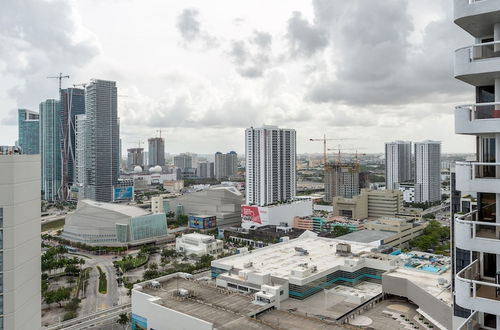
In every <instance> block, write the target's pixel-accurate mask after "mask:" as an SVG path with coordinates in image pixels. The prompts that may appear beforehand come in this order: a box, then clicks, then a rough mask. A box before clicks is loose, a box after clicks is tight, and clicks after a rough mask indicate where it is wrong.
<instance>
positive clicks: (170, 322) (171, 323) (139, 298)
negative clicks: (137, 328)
mask: <svg viewBox="0 0 500 330" xmlns="http://www.w3.org/2000/svg"><path fill="white" fill-rule="evenodd" d="M156 300H159V298H157V297H152V296H150V295H148V294H146V293H144V292H141V291H138V290H132V314H135V315H138V316H140V317H143V318H145V319H146V320H147V328H148V329H175V330H192V329H197V330H212V329H213V324H212V323H210V322H206V321H203V320H200V319H197V318H195V317H193V316H190V315H187V314H184V313H181V312H177V311H175V310H173V309H170V308H167V307H164V306H161V305H158V304H157V303H155V301H156Z"/></svg>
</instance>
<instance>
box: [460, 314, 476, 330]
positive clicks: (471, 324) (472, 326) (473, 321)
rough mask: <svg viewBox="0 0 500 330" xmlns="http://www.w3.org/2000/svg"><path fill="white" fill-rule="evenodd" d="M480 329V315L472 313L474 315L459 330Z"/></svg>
mask: <svg viewBox="0 0 500 330" xmlns="http://www.w3.org/2000/svg"><path fill="white" fill-rule="evenodd" d="M477 329H479V313H478V312H472V314H471V315H470V316H469V317H468V318H467V320H465V322H464V323H462V324H461V325H460V326H459V327H458V328H457V330H477Z"/></svg>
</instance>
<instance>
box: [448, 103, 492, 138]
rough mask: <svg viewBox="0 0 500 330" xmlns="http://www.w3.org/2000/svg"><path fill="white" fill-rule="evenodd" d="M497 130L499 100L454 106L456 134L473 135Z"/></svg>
mask: <svg viewBox="0 0 500 330" xmlns="http://www.w3.org/2000/svg"><path fill="white" fill-rule="evenodd" d="M496 109H499V110H496ZM498 131H500V102H494V103H478V104H469V105H460V106H457V107H456V108H455V133H456V134H474V135H475V134H488V133H497V132H498Z"/></svg>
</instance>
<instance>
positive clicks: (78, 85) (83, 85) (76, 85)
mask: <svg viewBox="0 0 500 330" xmlns="http://www.w3.org/2000/svg"><path fill="white" fill-rule="evenodd" d="M87 85H88V84H87V83H81V84H73V87H80V86H81V87H83V88H85V87H87Z"/></svg>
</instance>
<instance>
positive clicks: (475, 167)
mask: <svg viewBox="0 0 500 330" xmlns="http://www.w3.org/2000/svg"><path fill="white" fill-rule="evenodd" d="M456 166H457V167H459V166H460V167H461V166H466V167H470V174H469V180H473V179H496V178H497V176H496V173H500V163H489V162H456ZM498 179H500V178H498ZM499 183H500V181H499Z"/></svg>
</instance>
